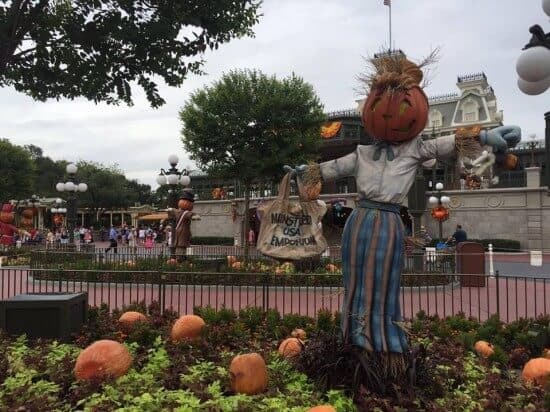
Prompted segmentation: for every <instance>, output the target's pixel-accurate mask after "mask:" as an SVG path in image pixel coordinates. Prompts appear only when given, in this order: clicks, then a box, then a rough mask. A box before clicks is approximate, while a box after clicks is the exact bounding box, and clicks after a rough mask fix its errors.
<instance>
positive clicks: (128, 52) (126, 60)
mask: <svg viewBox="0 0 550 412" xmlns="http://www.w3.org/2000/svg"><path fill="white" fill-rule="evenodd" d="M259 5H260V1H259V0H178V1H164V0H93V1H92V0H0V86H6V85H8V86H13V87H15V89H16V90H17V91H19V92H23V93H26V94H28V95H30V96H31V97H33V98H34V99H37V100H46V99H48V98H56V99H59V98H61V97H66V98H70V99H73V98H75V97H80V96H82V97H85V98H86V99H88V100H91V101H94V102H100V101H104V102H107V103H111V104H117V103H120V102H124V103H126V104H132V102H133V99H132V86H135V83H137V84H138V85H139V86H140V87H141V88H142V89H143V90H144V91H145V94H146V96H147V99H148V100H149V102H150V104H151V106H153V107H158V106H160V105H162V104H164V102H165V101H164V99H163V98H162V97H161V96H160V95H159V92H158V87H157V83H156V80H155V78H159V77H160V78H162V79H163V80H164V82H165V83H166V84H168V85H169V86H179V85H181V84H182V83H183V81H184V79H185V78H186V76H187V75H188V74H189V73H195V74H201V66H202V63H203V59H202V54H203V52H204V51H206V50H207V49H217V48H218V46H219V45H221V44H223V43H227V42H228V41H230V40H231V39H233V38H238V37H242V36H251V35H253V32H252V29H251V28H252V26H253V25H254V24H256V22H257V21H258V15H259Z"/></svg>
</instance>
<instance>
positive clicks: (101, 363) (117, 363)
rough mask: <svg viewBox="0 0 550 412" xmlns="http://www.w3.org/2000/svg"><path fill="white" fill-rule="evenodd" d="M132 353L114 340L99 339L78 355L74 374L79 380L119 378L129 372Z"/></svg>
mask: <svg viewBox="0 0 550 412" xmlns="http://www.w3.org/2000/svg"><path fill="white" fill-rule="evenodd" d="M131 365H132V355H130V352H128V349H126V347H125V346H124V345H122V344H120V343H118V342H115V341H114V340H107V339H104V340H98V341H97V342H94V343H92V344H91V345H90V346H88V347H87V348H86V349H84V350H83V351H82V352H80V355H78V358H77V359H76V364H75V366H74V374H75V376H76V379H78V380H92V379H105V378H109V377H113V378H118V377H120V376H122V375H124V374H125V373H126V372H128V369H130V366H131Z"/></svg>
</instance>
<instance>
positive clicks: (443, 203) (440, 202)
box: [428, 182, 451, 242]
mask: <svg viewBox="0 0 550 412" xmlns="http://www.w3.org/2000/svg"><path fill="white" fill-rule="evenodd" d="M435 190H436V195H435V196H434V195H432V196H430V198H429V199H428V202H429V203H430V206H432V211H431V214H432V217H433V218H434V219H435V220H437V221H438V222H439V240H440V241H441V242H442V241H443V222H444V221H446V220H447V219H448V218H449V208H448V207H447V206H448V205H449V203H451V199H450V198H449V196H445V195H443V194H442V193H441V192H442V190H443V183H441V182H437V183H436V185H435Z"/></svg>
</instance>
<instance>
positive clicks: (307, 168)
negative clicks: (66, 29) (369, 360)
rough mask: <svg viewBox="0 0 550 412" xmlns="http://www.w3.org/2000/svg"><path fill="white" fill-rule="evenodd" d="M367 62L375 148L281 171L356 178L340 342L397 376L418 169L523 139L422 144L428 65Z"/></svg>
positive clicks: (505, 130)
mask: <svg viewBox="0 0 550 412" xmlns="http://www.w3.org/2000/svg"><path fill="white" fill-rule="evenodd" d="M371 63H372V66H373V69H374V70H373V73H372V74H371V75H370V76H369V77H368V78H367V82H366V83H367V86H368V89H367V90H368V97H367V99H366V102H365V104H364V105H363V107H362V122H363V125H364V127H365V129H366V130H367V132H368V133H369V134H370V135H371V136H372V137H374V138H375V141H376V143H375V144H373V145H358V146H357V148H356V150H355V151H354V152H352V153H350V154H348V155H346V156H343V157H341V158H339V159H335V160H331V161H328V162H324V163H321V164H320V165H318V164H309V165H301V166H298V167H296V168H295V169H292V168H290V167H288V166H285V170H287V171H290V170H292V171H294V172H295V173H296V174H297V177H298V179H302V181H303V182H304V184H306V185H311V184H315V183H317V184H318V182H319V181H321V182H323V181H330V180H335V179H340V178H343V177H346V176H354V177H355V179H356V183H357V197H358V199H357V201H356V205H357V207H356V208H355V209H354V210H353V212H352V213H351V215H350V216H349V218H348V220H347V222H346V225H345V227H344V231H343V235H342V264H343V268H342V270H343V281H344V301H343V306H342V321H341V329H342V335H343V339H344V342H345V343H349V344H351V345H353V346H355V347H358V348H359V350H360V353H362V354H363V356H366V355H374V356H377V358H378V359H379V360H382V365H384V366H385V367H386V369H388V370H390V369H391V370H393V371H401V373H402V372H404V369H405V368H406V365H405V361H404V359H405V358H404V354H405V353H408V342H407V338H406V336H405V333H404V330H403V328H402V326H401V321H402V318H401V307H400V296H399V293H400V278H401V271H402V268H403V260H404V248H405V231H404V227H403V223H402V221H401V218H400V214H399V210H400V206H401V203H402V202H403V200H404V199H405V197H406V196H407V193H408V192H409V189H410V188H411V185H412V184H413V181H414V177H415V175H416V173H417V169H418V168H419V167H421V166H422V163H423V162H426V161H428V160H430V159H438V160H445V159H449V158H451V157H457V156H469V157H471V158H474V157H477V156H476V154H477V153H479V152H480V151H481V146H485V145H488V146H491V147H492V148H493V151H494V152H495V153H505V152H506V150H507V147H511V146H514V145H515V144H516V143H517V142H518V141H519V140H520V135H521V132H520V129H519V128H518V127H515V126H502V127H497V128H495V129H492V130H488V131H485V130H479V129H478V132H477V133H474V134H472V133H471V130H470V131H468V130H463V131H462V132H461V133H460V134H458V133H457V134H456V135H450V136H443V137H439V138H436V139H432V140H423V139H422V138H421V137H419V134H420V133H421V132H422V130H423V129H424V128H425V126H426V122H427V119H428V99H427V97H426V95H425V94H424V91H423V90H422V88H421V86H420V82H421V81H422V78H423V72H422V70H421V67H423V65H425V64H426V63H427V61H425V62H423V63H421V64H420V65H417V64H415V63H413V62H411V61H409V60H408V59H406V57H405V56H404V55H402V54H401V55H386V56H384V57H379V58H375V59H372V60H371ZM497 157H498V156H497ZM362 362H363V361H362Z"/></svg>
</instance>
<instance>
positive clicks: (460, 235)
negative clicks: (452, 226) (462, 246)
mask: <svg viewBox="0 0 550 412" xmlns="http://www.w3.org/2000/svg"><path fill="white" fill-rule="evenodd" d="M452 240H454V242H455V244H457V245H458V244H459V243H462V242H466V241H467V240H468V234H467V233H466V231H465V230H464V229H462V226H461V225H456V230H455V232H454V233H453V234H452V235H451V236H449V238H448V239H447V242H450V241H452Z"/></svg>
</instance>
